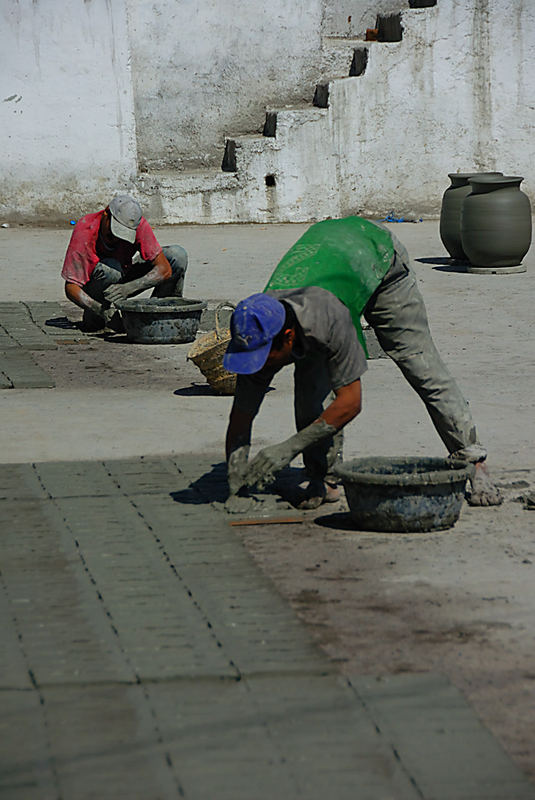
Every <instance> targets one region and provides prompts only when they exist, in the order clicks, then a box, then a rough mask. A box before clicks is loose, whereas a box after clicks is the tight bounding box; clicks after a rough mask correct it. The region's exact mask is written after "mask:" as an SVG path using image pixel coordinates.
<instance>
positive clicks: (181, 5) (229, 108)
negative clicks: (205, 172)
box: [128, 0, 324, 169]
mask: <svg viewBox="0 0 535 800" xmlns="http://www.w3.org/2000/svg"><path fill="white" fill-rule="evenodd" d="M323 2H324V0H292V2H291V3H288V2H287V0H270V2H269V3H267V2H258V3H257V2H254V3H253V2H244V0H203V2H199V0H159V2H158V3H157V4H154V3H149V2H139V0H128V13H129V26H130V31H131V37H132V59H133V80H134V93H135V103H136V120H137V135H138V153H139V158H140V165H141V166H142V167H144V168H148V169H150V168H164V167H165V168H168V167H178V168H183V167H196V166H202V165H206V164H208V163H210V164H217V165H218V166H219V165H220V164H221V160H222V158H223V149H224V140H225V136H227V135H235V134H239V133H247V132H251V131H261V130H262V126H263V123H264V116H265V107H266V105H271V104H273V103H281V102H283V103H294V102H304V101H306V102H309V103H310V102H311V101H312V98H313V94H314V86H315V83H316V81H317V80H319V78H320V77H321V67H320V65H321V22H322V15H323Z"/></svg>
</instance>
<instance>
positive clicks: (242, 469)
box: [227, 444, 250, 495]
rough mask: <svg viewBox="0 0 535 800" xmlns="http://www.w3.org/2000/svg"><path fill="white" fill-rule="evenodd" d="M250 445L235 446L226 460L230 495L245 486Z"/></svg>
mask: <svg viewBox="0 0 535 800" xmlns="http://www.w3.org/2000/svg"><path fill="white" fill-rule="evenodd" d="M249 450H250V445H248V444H246V445H243V446H242V447H237V448H236V450H233V451H232V453H231V454H230V456H229V458H228V462H227V480H228V487H229V491H230V494H231V495H234V494H238V492H239V491H240V489H241V488H242V487H243V486H245V482H246V476H247V468H248V461H247V459H248V458H249Z"/></svg>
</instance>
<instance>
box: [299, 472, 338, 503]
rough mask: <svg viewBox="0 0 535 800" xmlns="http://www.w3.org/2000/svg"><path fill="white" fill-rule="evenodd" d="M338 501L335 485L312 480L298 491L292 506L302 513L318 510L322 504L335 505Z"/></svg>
mask: <svg viewBox="0 0 535 800" xmlns="http://www.w3.org/2000/svg"><path fill="white" fill-rule="evenodd" d="M338 500H340V489H339V487H338V486H336V484H334V483H329V482H328V481H322V480H320V479H314V480H311V481H309V482H308V484H307V485H306V486H305V487H304V488H303V489H300V491H299V494H298V495H297V497H296V498H295V501H294V505H295V507H296V508H299V509H301V510H303V511H309V510H310V509H314V508H319V507H320V506H321V505H323V504H324V503H337V502H338Z"/></svg>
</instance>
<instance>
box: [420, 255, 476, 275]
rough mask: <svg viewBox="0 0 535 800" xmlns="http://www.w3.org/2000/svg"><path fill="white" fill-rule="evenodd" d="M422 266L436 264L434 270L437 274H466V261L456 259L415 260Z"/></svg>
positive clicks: (434, 257)
mask: <svg viewBox="0 0 535 800" xmlns="http://www.w3.org/2000/svg"><path fill="white" fill-rule="evenodd" d="M414 260H415V261H418V262H419V263H420V264H434V265H435V266H434V267H433V269H435V270H437V272H466V261H457V260H456V259H453V258H449V257H444V256H433V257H432V258H415V259H414Z"/></svg>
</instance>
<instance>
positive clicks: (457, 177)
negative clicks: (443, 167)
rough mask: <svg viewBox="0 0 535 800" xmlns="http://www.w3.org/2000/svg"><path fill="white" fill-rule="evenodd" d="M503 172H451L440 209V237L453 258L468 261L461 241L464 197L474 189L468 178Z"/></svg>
mask: <svg viewBox="0 0 535 800" xmlns="http://www.w3.org/2000/svg"><path fill="white" fill-rule="evenodd" d="M501 174H502V173H501V172H450V173H449V174H448V178H449V179H450V181H451V186H448V188H447V189H446V191H445V192H444V194H443V196H442V206H441V209H440V238H441V240H442V244H443V245H444V247H445V248H446V250H447V251H448V253H449V254H450V256H451V257H452V258H455V259H457V260H458V261H467V260H468V259H467V257H466V253H465V252H464V250H463V246H462V242H461V213H462V207H463V203H464V199H465V197H466V196H467V195H469V194H470V192H471V191H472V187H471V186H470V184H469V183H468V180H469V179H470V178H472V177H475V176H477V175H501Z"/></svg>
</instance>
